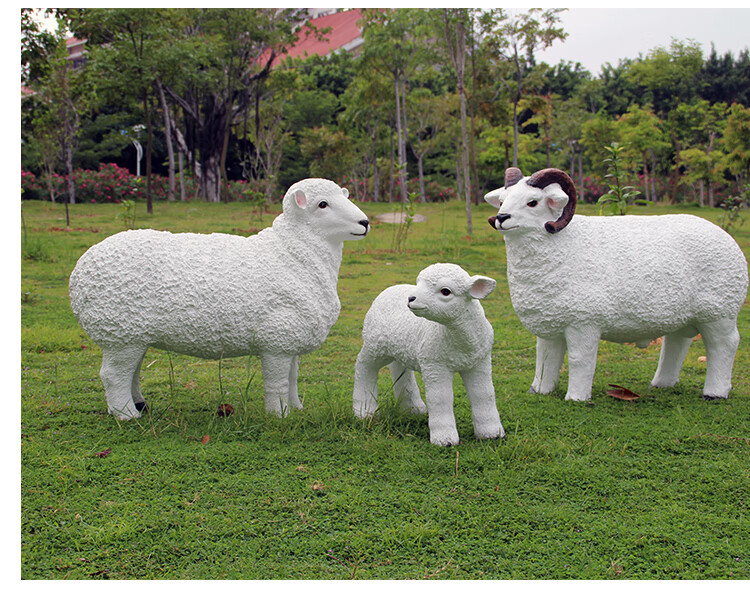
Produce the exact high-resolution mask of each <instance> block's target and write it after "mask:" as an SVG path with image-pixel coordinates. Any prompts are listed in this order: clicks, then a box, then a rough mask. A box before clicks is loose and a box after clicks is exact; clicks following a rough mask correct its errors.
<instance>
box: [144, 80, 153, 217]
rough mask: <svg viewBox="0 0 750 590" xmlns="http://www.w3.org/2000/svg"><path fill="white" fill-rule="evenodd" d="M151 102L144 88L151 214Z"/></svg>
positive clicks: (147, 205)
mask: <svg viewBox="0 0 750 590" xmlns="http://www.w3.org/2000/svg"><path fill="white" fill-rule="evenodd" d="M149 102H150V101H149V96H148V90H147V89H146V88H144V89H143V114H144V116H145V118H146V211H147V212H148V213H149V214H151V213H153V212H154V205H153V202H152V200H151V149H152V144H153V138H154V133H153V129H152V125H151V108H150V105H149Z"/></svg>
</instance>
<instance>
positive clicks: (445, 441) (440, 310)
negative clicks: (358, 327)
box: [353, 263, 505, 446]
mask: <svg viewBox="0 0 750 590" xmlns="http://www.w3.org/2000/svg"><path fill="white" fill-rule="evenodd" d="M494 288H495V281H494V279H491V278H489V277H484V276H469V274H468V273H467V272H466V271H465V270H464V269H462V268H461V267H460V266H457V265H455V264H445V263H439V264H433V265H431V266H428V267H427V268H425V269H424V270H423V271H422V272H420V273H419V276H418V277H417V284H416V285H394V286H391V287H388V288H387V289H385V290H384V291H383V292H382V293H380V295H378V296H377V297H376V298H375V300H374V301H373V303H372V306H371V307H370V310H369V311H368V312H367V315H366V316H365V321H364V327H363V330H362V339H363V346H362V350H361V351H360V353H359V355H358V356H357V362H356V365H355V369H354V395H353V408H354V414H355V415H356V416H357V417H359V418H367V417H369V416H372V415H373V414H374V413H375V410H376V409H377V407H378V390H377V380H378V372H379V370H380V369H381V368H382V367H384V366H386V365H388V367H389V369H390V372H391V379H392V381H393V390H394V393H395V395H396V398H397V400H398V401H399V402H400V404H401V406H402V407H403V408H405V409H409V410H411V411H413V412H415V413H424V412H425V409H426V410H427V413H428V424H429V429H430V442H431V443H433V444H435V445H441V446H448V445H456V444H458V442H459V437H458V431H457V430H456V419H455V416H454V413H453V375H454V373H456V372H458V373H459V374H460V375H461V378H462V379H463V382H464V385H465V387H466V392H467V394H468V397H469V400H470V402H471V412H472V419H473V422H474V434H475V436H476V437H477V438H497V437H498V436H500V437H504V436H505V431H504V430H503V426H502V424H501V423H500V416H499V414H498V411H497V406H496V402H495V389H494V386H493V384H492V362H491V352H492V344H493V342H494V332H493V329H492V325H491V324H490V323H489V322H488V321H487V318H486V317H485V315H484V309H483V308H482V304H481V303H480V302H479V299H484V298H485V297H486V296H487V295H489V294H490V293H491V292H492V291H493V290H494ZM414 371H419V372H420V373H421V374H422V379H423V381H424V385H425V399H426V400H427V405H426V407H425V404H424V402H423V401H422V397H421V395H420V392H419V386H418V385H417V382H416V379H415V377H414Z"/></svg>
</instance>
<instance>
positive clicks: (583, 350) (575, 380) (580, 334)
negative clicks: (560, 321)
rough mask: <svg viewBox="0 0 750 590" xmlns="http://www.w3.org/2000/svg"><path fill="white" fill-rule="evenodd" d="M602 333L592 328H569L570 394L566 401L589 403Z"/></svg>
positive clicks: (567, 337) (567, 333) (566, 335)
mask: <svg viewBox="0 0 750 590" xmlns="http://www.w3.org/2000/svg"><path fill="white" fill-rule="evenodd" d="M600 336H601V333H600V331H599V330H598V329H597V328H595V327H592V326H581V327H568V328H567V329H566V330H565V341H566V344H567V347H568V393H567V394H566V395H565V399H566V400H574V401H588V400H590V399H591V385H592V383H593V381H594V372H595V370H596V355H597V353H598V352H599V338H600Z"/></svg>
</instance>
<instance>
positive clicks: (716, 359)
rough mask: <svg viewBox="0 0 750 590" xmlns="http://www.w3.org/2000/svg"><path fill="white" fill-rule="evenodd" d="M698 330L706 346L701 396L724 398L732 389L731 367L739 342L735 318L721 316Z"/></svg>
mask: <svg viewBox="0 0 750 590" xmlns="http://www.w3.org/2000/svg"><path fill="white" fill-rule="evenodd" d="M699 330H700V333H701V336H702V337H703V344H704V345H705V347H706V382H705V384H704V386H703V397H704V398H706V399H717V398H721V399H726V398H728V397H729V392H730V391H731V389H732V367H733V366H734V357H735V355H736V354H737V348H738V347H739V344H740V333H739V332H738V331H737V320H736V319H734V318H722V319H720V320H716V321H714V322H711V323H709V324H703V325H701V326H700V327H699Z"/></svg>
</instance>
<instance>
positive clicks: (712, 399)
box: [703, 394, 726, 402]
mask: <svg viewBox="0 0 750 590" xmlns="http://www.w3.org/2000/svg"><path fill="white" fill-rule="evenodd" d="M703 399H704V400H706V401H707V402H715V401H719V400H722V399H726V398H725V397H721V396H718V395H706V394H703Z"/></svg>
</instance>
